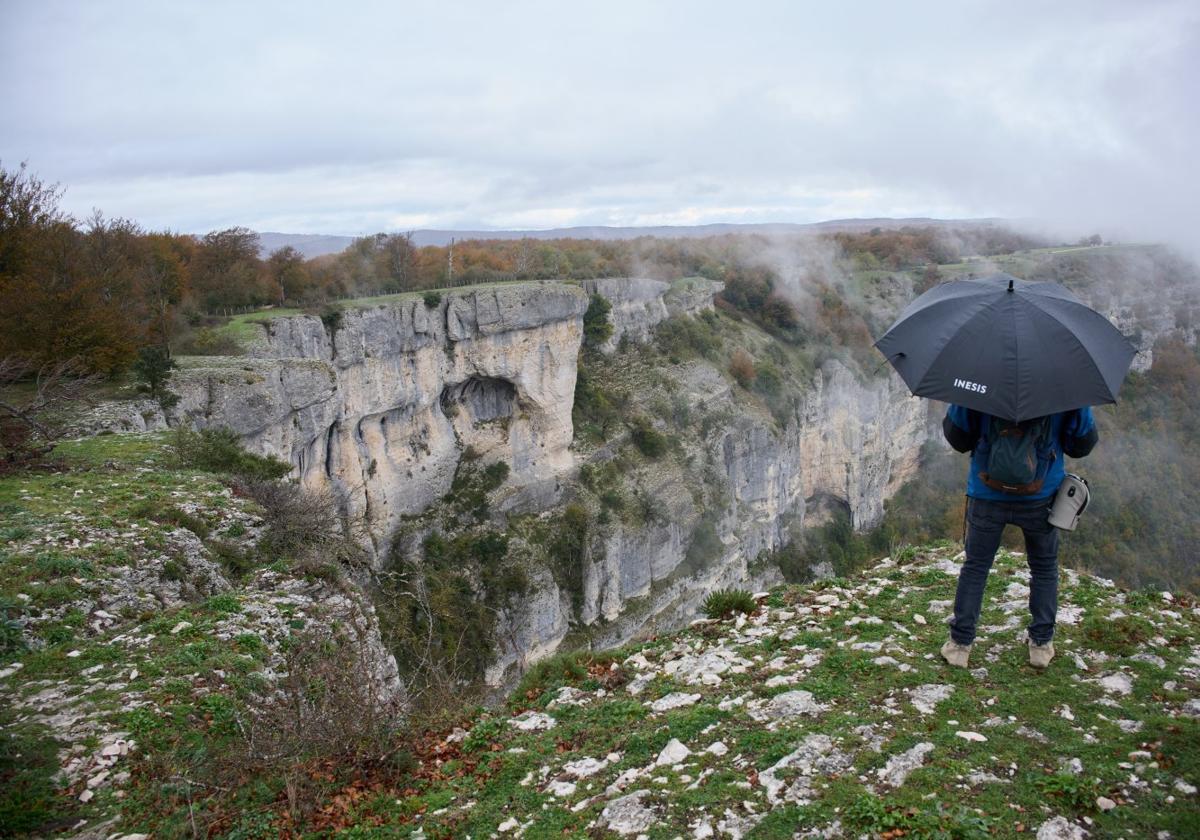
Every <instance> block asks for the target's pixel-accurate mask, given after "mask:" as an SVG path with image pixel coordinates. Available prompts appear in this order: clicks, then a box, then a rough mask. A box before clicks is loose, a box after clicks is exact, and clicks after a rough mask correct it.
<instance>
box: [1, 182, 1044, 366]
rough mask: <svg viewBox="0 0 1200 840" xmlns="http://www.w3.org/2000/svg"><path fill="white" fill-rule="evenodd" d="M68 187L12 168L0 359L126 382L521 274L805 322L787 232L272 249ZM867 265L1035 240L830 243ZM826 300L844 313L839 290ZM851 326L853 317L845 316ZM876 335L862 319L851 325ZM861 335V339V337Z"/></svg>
mask: <svg viewBox="0 0 1200 840" xmlns="http://www.w3.org/2000/svg"><path fill="white" fill-rule="evenodd" d="M61 195H62V190H61V189H60V188H59V187H57V186H56V185H47V184H45V183H43V182H42V181H41V180H39V179H38V178H37V177H36V176H34V175H33V174H31V173H30V172H29V171H28V170H27V168H26V167H25V166H24V165H21V166H20V167H18V168H17V169H14V170H6V169H4V168H3V167H0V318H2V319H3V324H4V327H5V328H4V330H3V331H2V332H0V358H4V357H9V356H12V357H19V358H21V359H22V360H23V361H24V362H25V363H27V364H31V365H34V366H35V367H36V366H37V365H39V364H46V363H51V362H61V361H62V360H65V359H72V360H75V361H76V362H77V363H78V364H80V365H81V366H82V368H83V369H85V370H87V371H88V372H90V373H99V374H102V375H105V376H115V375H118V374H120V373H122V372H123V371H125V370H127V369H128V368H129V367H130V365H131V364H132V363H133V362H134V360H135V359H137V358H138V355H139V351H141V350H143V349H144V348H147V347H151V348H155V349H156V351H158V352H161V353H162V355H164V356H165V357H167V358H169V357H170V356H171V355H172V354H173V353H175V352H177V351H179V350H182V351H184V352H206V351H207V352H219V351H220V349H221V348H220V347H218V348H216V349H215V350H214V349H213V348H211V347H209V348H205V347H200V346H199V344H200V343H201V342H197V340H196V337H197V334H200V337H201V339H206V338H211V334H208V335H205V334H204V333H203V331H204V328H206V327H212V326H216V325H218V324H220V323H221V322H222V319H223V318H224V317H227V316H229V315H231V314H234V313H239V312H245V311H248V310H252V309H256V308H260V307H266V306H285V307H292V306H294V307H321V306H328V305H329V304H330V303H332V302H336V301H338V300H341V299H346V298H356V297H367V296H374V295H384V294H391V293H396V292H406V291H416V290H424V289H432V288H442V287H446V286H456V285H464V284H475V283H486V282H495V281H502V280H515V279H560V278H561V279H586V278H594V277H612V276H628V275H634V274H638V275H642V276H646V275H649V276H653V277H657V278H660V279H665V280H672V279H675V278H679V277H685V276H703V277H707V278H709V279H713V280H721V281H723V282H724V283H725V284H726V291H725V293H724V295H723V297H724V301H723V302H724V304H725V305H726V306H728V307H731V308H735V309H738V310H741V311H743V312H746V313H749V314H750V315H751V316H752V317H754V318H756V319H758V320H760V321H761V322H762V323H764V324H766V325H769V326H774V327H776V328H778V329H781V330H784V331H795V330H797V329H798V328H799V326H800V320H799V318H798V316H797V313H796V311H795V306H794V304H793V303H792V302H790V301H789V300H788V299H787V297H786V296H785V295H783V294H782V293H781V290H780V278H779V276H778V272H777V271H776V270H775V269H773V268H772V267H771V266H769V265H767V264H764V262H763V261H762V260H761V259H760V258H759V256H758V255H759V253H760V252H762V251H764V250H766V249H768V248H770V247H771V245H772V240H771V239H769V238H768V237H764V236H757V235H743V234H728V235H723V236H714V237H709V238H704V239H659V238H655V237H650V236H646V237H639V238H636V239H629V240H590V239H557V240H534V239H528V238H526V239H506V240H470V241H462V242H454V243H451V244H449V245H445V246H425V247H417V246H416V245H414V243H413V239H412V236H411V234H408V233H378V234H374V235H371V236H364V237H360V238H358V239H356V240H354V242H353V243H352V244H351V245H350V246H349V247H348V248H346V249H345V250H344V251H342V252H340V253H337V254H329V255H324V256H319V257H315V258H312V259H305V258H304V257H303V256H302V255H301V254H300V253H299V252H298V251H297V250H296V249H295V248H292V247H290V246H286V247H283V248H280V249H278V250H276V251H274V252H273V253H270V254H268V255H263V254H261V247H260V242H259V238H258V235H257V234H256V233H255V232H254V231H252V230H248V229H246V228H244V227H234V228H229V229H226V230H219V231H213V232H210V233H207V234H204V235H202V236H197V235H192V234H181V233H173V232H169V231H148V230H145V229H144V228H142V227H141V226H140V225H138V224H137V223H136V222H134V221H131V220H128V219H121V218H108V217H105V216H104V215H103V214H102V213H100V212H99V211H96V212H94V213H93V214H92V215H91V216H89V217H88V218H87V219H84V220H78V219H75V218H72V217H71V216H69V215H68V214H66V213H65V212H63V211H62V210H61V209H60V207H59V200H60V198H61ZM816 239H820V240H822V241H824V242H825V244H826V245H829V246H832V247H834V248H836V249H839V250H840V252H841V254H842V255H844V256H847V257H850V258H851V259H852V260H853V261H854V262H855V263H856V264H857V265H858V266H859V267H864V268H884V269H891V270H907V269H910V268H913V267H916V266H921V265H935V264H937V263H945V262H952V261H955V260H958V259H960V258H961V257H962V256H963V255H964V254H966V253H998V252H1000V251H1004V250H1013V249H1016V248H1018V247H1032V246H1034V245H1037V244H1042V243H1039V242H1034V241H1033V240H1031V239H1029V238H1028V237H1023V236H1021V235H1019V234H1014V233H1012V232H1011V231H1006V230H1003V229H999V228H990V227H988V228H976V229H969V230H966V231H953V232H951V233H949V234H948V233H947V232H946V231H944V230H940V229H935V228H932V227H925V228H922V227H911V228H909V227H906V228H901V229H899V230H891V229H888V230H884V229H875V230H872V231H869V232H864V233H837V234H832V235H823V236H820V237H816ZM821 301H822V303H821V306H822V308H823V309H828V310H830V311H831V313H832V317H833V318H834V320H835V321H837V320H838V319H839V318H840V315H839V311H837V310H839V309H840V306H839V302H838V300H837V299H836V293H835V292H833V291H829V290H825V291H823V292H822V297H821ZM843 320H844V319H843ZM841 331H842V332H846V333H847V335H845V336H843V338H849V339H851V340H855V339H861V338H862V336H861V335H858V334H857V333H861V326H860V325H857V324H853V325H850V326H849V327H846V328H845V329H843V330H841ZM849 333H855V334H856V335H854V336H853V337H852V336H851V335H850V334H849Z"/></svg>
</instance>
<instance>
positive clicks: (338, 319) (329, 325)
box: [320, 306, 342, 340]
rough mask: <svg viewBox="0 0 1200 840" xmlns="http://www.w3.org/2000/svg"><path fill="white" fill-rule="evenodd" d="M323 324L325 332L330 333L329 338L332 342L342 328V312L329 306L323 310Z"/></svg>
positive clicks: (321, 315)
mask: <svg viewBox="0 0 1200 840" xmlns="http://www.w3.org/2000/svg"><path fill="white" fill-rule="evenodd" d="M320 317H321V323H322V324H323V325H324V326H325V331H326V332H328V333H329V338H330V339H331V340H332V339H333V337H334V336H335V335H337V331H338V330H339V329H341V326H342V310H341V309H338V308H337V307H335V306H327V307H325V308H324V309H322V310H321V314H320Z"/></svg>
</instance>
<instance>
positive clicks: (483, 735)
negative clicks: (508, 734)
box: [462, 718, 508, 753]
mask: <svg viewBox="0 0 1200 840" xmlns="http://www.w3.org/2000/svg"><path fill="white" fill-rule="evenodd" d="M507 729H508V725H507V724H506V723H505V721H504V720H503V719H501V718H487V719H486V720H481V721H479V722H478V723H476V724H475V725H474V726H472V727H471V731H470V732H469V733H468V734H467V737H466V738H464V739H463V742H462V743H463V752H469V753H473V752H479V751H480V750H484V749H487V748H488V747H489V746H491V745H492V744H493V743H495V742H496V741H497V740H499V738H500V736H501V735H503V734H504V732H505V731H506V730H507Z"/></svg>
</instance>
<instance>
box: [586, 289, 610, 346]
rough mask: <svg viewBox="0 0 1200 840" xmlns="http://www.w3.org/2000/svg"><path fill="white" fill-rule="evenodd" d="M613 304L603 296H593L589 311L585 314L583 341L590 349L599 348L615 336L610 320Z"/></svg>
mask: <svg viewBox="0 0 1200 840" xmlns="http://www.w3.org/2000/svg"><path fill="white" fill-rule="evenodd" d="M611 311H612V304H611V303H609V302H608V299H607V298H606V297H604V296H603V295H596V294H594V295H592V297H591V300H590V301H588V308H587V311H586V312H584V313H583V341H584V344H586V345H587V346H588V347H599V346H600V345H601V344H603V343H604V342H606V341H608V340H609V338H611V337H612V334H613V325H612V323H611V322H610V321H609V320H608V313H609V312H611Z"/></svg>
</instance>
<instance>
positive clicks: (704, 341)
mask: <svg viewBox="0 0 1200 840" xmlns="http://www.w3.org/2000/svg"><path fill="white" fill-rule="evenodd" d="M716 324H717V316H716V315H715V314H713V313H708V312H705V313H703V314H702V315H701V316H700V317H699V318H690V317H688V316H686V315H673V316H671V317H670V318H667V319H666V320H665V321H660V322H659V323H658V324H656V325H655V327H654V339H655V343H656V344H657V345H658V349H659V350H660V351H661V352H662V353H663V354H664V355H666V356H667V357H668V358H669V359H670V360H671V362H680V361H682V360H684V359H691V358H694V357H696V356H703V357H704V358H706V359H709V360H714V359H717V358H718V354H719V353H720V350H721V343H722V342H721V336H720V333H718V332H717V329H716Z"/></svg>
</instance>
